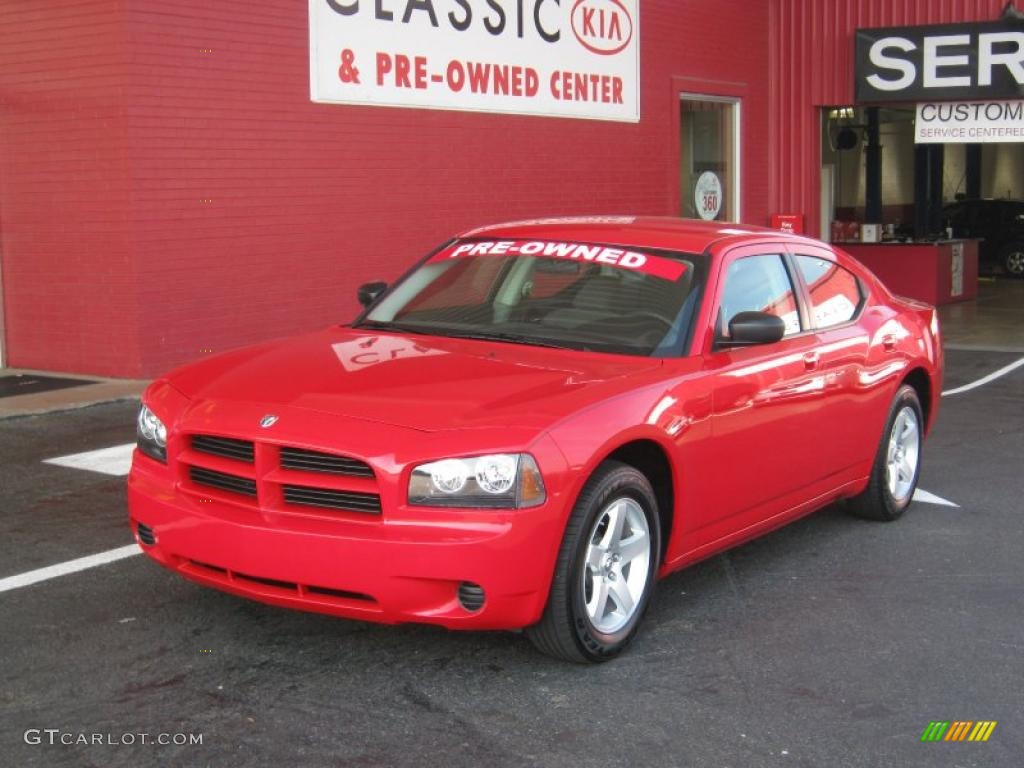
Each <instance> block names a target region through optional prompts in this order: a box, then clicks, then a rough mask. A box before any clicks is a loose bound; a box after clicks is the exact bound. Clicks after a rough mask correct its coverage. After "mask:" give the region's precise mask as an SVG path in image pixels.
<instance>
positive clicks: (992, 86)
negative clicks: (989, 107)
mask: <svg viewBox="0 0 1024 768" xmlns="http://www.w3.org/2000/svg"><path fill="white" fill-rule="evenodd" d="M854 69H855V77H856V83H855V86H854V93H855V95H856V99H857V101H858V102H878V101H934V100H936V99H963V100H968V99H1015V98H1021V97H1022V96H1024V24H1022V23H1021V22H1020V21H1010V20H1007V21H993V22H978V23H973V24H938V25H933V26H924V27H885V28H879V29H858V30H857V50H856V60H855V67H854Z"/></svg>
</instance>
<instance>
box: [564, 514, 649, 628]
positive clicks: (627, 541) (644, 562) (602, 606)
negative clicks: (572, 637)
mask: <svg viewBox="0 0 1024 768" xmlns="http://www.w3.org/2000/svg"><path fill="white" fill-rule="evenodd" d="M650 559H651V532H650V527H649V525H648V523H647V516H646V515H645V514H644V510H643V508H642V507H641V506H640V504H639V503H637V502H636V501H635V500H634V499H632V498H629V497H619V498H617V499H614V500H612V501H611V502H609V503H608V504H607V505H606V506H605V507H604V509H602V510H601V512H600V513H599V514H598V515H597V518H596V519H595V521H594V525H593V527H592V528H591V530H590V535H589V536H588V538H587V550H586V559H585V561H584V563H585V564H584V568H583V573H582V574H581V576H582V578H581V585H580V586H581V588H582V590H583V602H584V605H585V607H586V611H587V616H588V617H589V618H590V623H591V624H592V625H593V626H594V629H596V630H597V631H598V632H601V633H604V634H613V633H615V632H618V631H619V630H621V629H622V628H623V627H625V626H626V625H627V624H628V623H629V622H630V620H631V619H632V618H633V616H634V615H635V614H636V612H637V607H638V606H639V604H640V601H641V598H642V596H643V594H644V590H645V589H646V588H647V580H648V578H649V573H648V571H649V570H650V568H649V566H650Z"/></svg>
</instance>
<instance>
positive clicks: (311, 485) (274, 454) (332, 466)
mask: <svg viewBox="0 0 1024 768" xmlns="http://www.w3.org/2000/svg"><path fill="white" fill-rule="evenodd" d="M185 445H186V446H187V450H185V451H183V452H182V453H181V454H179V456H178V460H179V462H180V465H181V468H182V479H183V480H185V481H186V482H185V483H184V484H183V486H182V487H183V490H185V491H187V492H189V493H191V494H193V495H197V496H200V497H202V495H203V491H204V489H206V488H216V489H218V490H220V491H224V492H226V493H228V494H233V495H235V496H236V498H235V502H236V503H239V504H243V505H245V506H256V507H259V508H267V509H270V510H274V509H277V510H279V511H282V512H287V511H290V512H291V513H292V514H296V513H298V512H299V510H298V509H297V507H305V508H319V509H321V510H322V511H323V512H324V513H328V514H329V513H331V512H333V511H335V510H341V511H345V512H354V513H357V514H365V515H380V514H381V501H380V496H379V495H378V492H377V488H376V482H375V481H376V475H375V474H374V471H373V468H372V467H371V466H370V465H369V464H368V463H367V462H366V461H364V460H362V459H357V458H354V457H352V456H341V455H339V454H335V453H327V452H324V451H312V450H309V449H306V448H298V447H296V446H293V445H292V446H290V445H282V446H277V445H274V444H265V443H263V442H261V441H258V440H257V441H252V440H240V439H237V438H234V437H222V436H220V435H210V434H190V435H189V436H188V439H187V440H186V442H185ZM213 457H216V458H213ZM257 459H259V461H257ZM314 475H315V476H316V477H314ZM303 476H305V479H304V478H303ZM189 481H190V482H189ZM221 498H222V500H223V501H228V499H226V498H223V497H221ZM203 500H204V501H211V499H203ZM210 510H211V512H213V513H214V514H216V513H217V510H216V509H215V508H214V507H210Z"/></svg>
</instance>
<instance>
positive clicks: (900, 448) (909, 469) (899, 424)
mask: <svg viewBox="0 0 1024 768" xmlns="http://www.w3.org/2000/svg"><path fill="white" fill-rule="evenodd" d="M920 457H921V425H920V423H919V421H918V418H917V412H916V411H915V410H914V409H913V408H911V407H910V406H909V405H908V406H904V407H903V408H901V409H900V411H899V413H898V414H896V419H895V420H894V421H893V424H892V431H891V432H890V433H889V447H888V451H887V453H886V469H887V472H886V479H887V481H888V484H889V493H890V494H891V495H892V498H893V500H894V501H896V503H897V504H903V503H904V502H905V501H907V499H908V498H909V497H910V494H911V493H912V492H913V489H914V481H915V479H916V478H917V464H918V461H919V460H920Z"/></svg>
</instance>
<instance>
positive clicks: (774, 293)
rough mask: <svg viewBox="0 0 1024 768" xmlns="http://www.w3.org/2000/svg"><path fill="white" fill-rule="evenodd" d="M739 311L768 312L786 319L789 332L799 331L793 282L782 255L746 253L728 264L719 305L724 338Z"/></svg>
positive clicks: (720, 323) (798, 315)
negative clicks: (750, 254) (730, 322)
mask: <svg viewBox="0 0 1024 768" xmlns="http://www.w3.org/2000/svg"><path fill="white" fill-rule="evenodd" d="M740 312H767V313H769V314H771V315H776V316H777V317H781V318H782V319H783V321H785V323H786V335H787V336H790V335H791V334H794V333H799V332H800V313H799V312H798V311H797V305H796V298H795V294H794V293H793V283H792V281H791V280H790V279H789V273H788V272H787V271H786V265H785V264H784V263H783V261H782V256H779V255H778V254H770V255H768V254H766V255H763V256H762V255H758V256H746V257H744V258H742V259H737V260H736V261H734V262H733V263H732V264H730V265H729V271H728V272H727V273H726V275H725V287H724V288H723V289H722V300H721V302H720V304H719V308H718V330H719V335H720V336H721V338H728V336H729V321H730V320H731V319H732V318H734V317H735V316H736V315H737V314H739V313H740Z"/></svg>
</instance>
